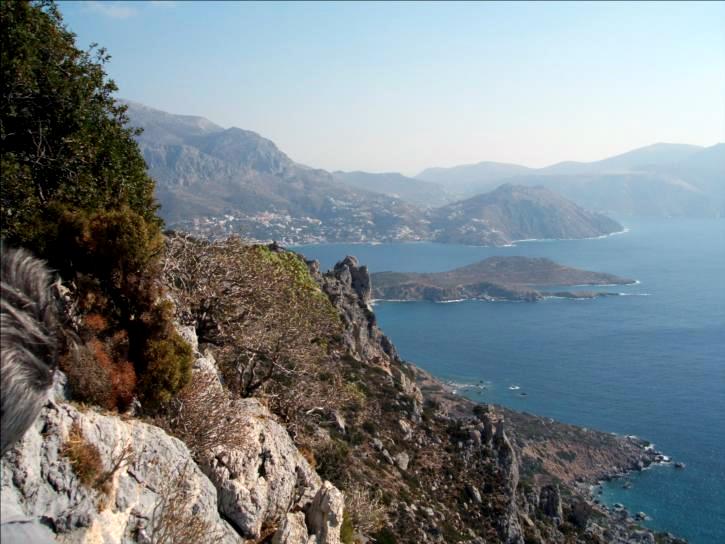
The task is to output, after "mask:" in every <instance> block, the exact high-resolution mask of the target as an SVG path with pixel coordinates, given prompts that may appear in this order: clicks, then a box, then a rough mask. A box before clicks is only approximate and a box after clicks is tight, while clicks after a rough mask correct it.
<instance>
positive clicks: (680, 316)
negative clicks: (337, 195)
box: [295, 219, 725, 544]
mask: <svg viewBox="0 0 725 544" xmlns="http://www.w3.org/2000/svg"><path fill="white" fill-rule="evenodd" d="M626 224H627V227H628V229H629V230H628V231H627V232H626V233H623V234H621V235H615V236H610V237H607V238H603V239H593V240H557V241H534V242H521V243H518V244H517V245H515V246H513V247H503V248H491V247H471V246H458V245H442V244H433V243H408V244H381V245H366V244H347V245H346V244H326V245H317V246H303V247H299V248H295V249H296V250H297V251H300V252H301V253H303V254H304V255H305V256H307V257H308V258H314V259H318V260H319V261H320V262H321V266H322V268H323V269H327V268H330V267H332V266H333V265H334V263H335V262H336V261H338V260H340V259H342V258H343V257H344V256H345V255H355V256H356V257H357V258H358V259H359V260H360V262H361V263H362V264H366V265H367V266H368V267H369V269H370V270H371V271H373V272H376V271H384V270H392V271H401V272H407V271H410V272H414V271H415V272H437V271H444V270H450V269H452V268H456V267H458V266H462V265H465V264H470V263H473V262H476V261H479V260H481V259H484V258H486V257H488V256H493V255H524V256H532V257H548V258H551V259H553V260H554V261H556V262H558V263H561V264H565V265H568V266H574V267H578V268H584V269H588V270H595V271H600V272H609V273H613V274H617V275H620V276H624V277H631V278H636V279H637V280H639V283H638V284H636V285H633V286H624V287H622V286H618V287H616V288H609V289H614V290H616V291H619V292H621V293H622V294H623V295H625V296H619V297H607V298H602V299H594V300H562V299H547V300H545V301H542V302H538V303H514V302H480V301H466V302H460V303H447V304H440V303H438V304H437V303H430V302H405V303H394V302H379V303H377V304H376V306H375V312H376V315H377V317H378V321H379V324H380V325H381V327H382V329H383V330H384V332H385V333H386V334H388V336H389V337H390V338H391V340H392V341H393V343H394V344H395V345H396V346H397V348H398V350H399V352H400V353H401V356H402V357H403V358H404V359H406V360H409V361H411V362H413V363H415V364H417V365H419V366H421V367H422V368H424V369H426V370H428V371H430V372H432V373H433V374H434V375H436V376H438V377H439V378H442V379H444V380H449V381H452V382H455V383H459V384H462V385H465V384H478V383H479V382H480V381H483V382H484V383H486V385H487V388H486V389H485V390H484V391H483V392H480V391H479V390H477V389H466V388H465V387H464V388H461V393H462V394H466V395H468V396H470V397H471V398H473V399H474V400H478V401H482V402H492V403H497V404H502V405H505V406H509V407H511V408H514V409H517V410H524V411H528V412H531V413H535V414H539V415H545V416H550V417H553V418H556V419H558V420H561V421H565V422H568V423H574V424H577V425H582V426H586V427H592V428H596V429H600V430H603V431H609V432H615V433H618V434H635V435H638V436H641V437H643V438H646V439H648V440H651V441H652V442H654V443H655V445H656V447H657V448H658V449H660V450H662V451H663V452H664V453H666V454H667V455H670V456H671V457H673V458H674V459H675V460H677V461H682V462H684V463H686V465H687V468H686V469H684V470H677V469H674V468H673V467H672V466H671V465H665V466H659V467H655V468H652V469H650V470H646V471H644V472H642V473H638V474H636V475H632V476H631V477H629V480H630V481H631V483H632V486H631V488H630V489H624V488H623V487H622V482H621V481H615V482H613V483H611V484H608V485H607V486H605V488H604V490H603V495H602V497H603V499H604V500H605V501H606V502H609V503H610V504H611V503H614V502H621V503H623V504H624V505H625V506H626V507H627V508H628V509H629V510H630V511H632V512H638V511H643V512H645V513H646V514H647V515H648V516H649V518H650V519H649V520H648V521H647V522H646V524H647V525H649V526H650V527H652V528H656V529H658V530H666V531H671V532H673V533H675V534H677V535H680V536H684V537H686V538H687V539H689V540H690V542H693V543H695V544H709V543H712V542H725V423H724V422H725V219H709V220H666V221H645V220H637V221H628V222H626ZM515 387H518V388H519V389H513V388H515ZM522 393H526V395H522Z"/></svg>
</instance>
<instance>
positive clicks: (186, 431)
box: [155, 373, 244, 459]
mask: <svg viewBox="0 0 725 544" xmlns="http://www.w3.org/2000/svg"><path fill="white" fill-rule="evenodd" d="M166 408H167V409H166V413H165V414H164V416H163V417H159V418H157V420H156V421H155V423H157V424H158V425H159V426H161V427H162V428H164V429H165V430H167V431H168V432H169V433H170V434H172V435H174V436H176V437H177V438H178V439H179V440H181V441H182V442H184V443H185V444H186V445H187V447H188V448H189V451H191V453H192V455H193V456H194V458H196V459H199V458H200V456H202V455H203V454H204V453H207V452H209V450H211V449H212V448H214V447H215V446H224V447H226V448H234V447H240V446H241V445H242V444H243V442H244V436H243V434H242V433H241V432H240V430H239V429H240V424H241V421H240V414H239V409H238V408H237V407H235V406H234V403H233V400H232V399H231V398H230V396H229V394H228V392H227V391H225V390H224V389H223V388H222V387H221V385H220V384H219V383H218V381H217V379H216V377H215V376H213V375H211V374H208V373H196V374H194V375H193V378H192V381H191V382H189V384H187V385H186V387H184V388H183V389H182V390H181V391H180V392H179V394H178V395H177V396H176V398H174V400H173V401H172V402H171V403H169V404H168V405H167V407H166Z"/></svg>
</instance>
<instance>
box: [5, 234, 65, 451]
mask: <svg viewBox="0 0 725 544" xmlns="http://www.w3.org/2000/svg"><path fill="white" fill-rule="evenodd" d="M1 251H2V255H1V256H0V259H1V260H2V279H1V282H0V303H1V307H0V332H1V336H0V391H1V393H2V394H1V396H0V419H1V420H2V421H1V423H2V428H1V431H2V432H1V433H0V442H1V443H2V454H3V455H4V454H5V452H6V451H7V450H8V449H10V448H11V447H12V445H13V444H14V443H15V442H16V441H18V440H20V439H21V438H22V436H23V434H25V431H27V430H28V428H29V427H30V426H31V425H32V424H33V422H34V421H35V419H36V418H37V417H38V414H39V413H40V410H41V408H42V407H43V405H44V404H45V402H46V400H47V398H48V397H47V395H48V389H49V388H50V387H51V385H52V383H53V373H54V372H55V367H56V359H57V349H58V337H57V334H56V331H57V330H58V328H57V306H56V301H55V299H54V297H53V296H52V294H51V292H50V282H51V275H50V272H49V270H48V268H47V267H46V265H45V263H44V262H43V261H40V260H38V259H36V258H35V257H33V256H32V255H31V254H30V253H29V252H27V251H25V250H22V249H7V248H5V247H3V248H2V250H1Z"/></svg>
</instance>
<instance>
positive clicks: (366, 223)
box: [128, 103, 621, 245]
mask: <svg viewBox="0 0 725 544" xmlns="http://www.w3.org/2000/svg"><path fill="white" fill-rule="evenodd" d="M128 106H129V110H128V113H129V116H130V119H131V123H130V124H131V125H134V126H140V127H142V128H146V127H148V130H145V131H144V132H143V133H142V134H141V135H140V136H138V138H137V139H138V142H139V146H140V148H141V151H142V153H143V156H144V158H145V160H146V163H147V165H148V171H149V173H150V175H151V176H152V177H153V178H154V179H155V180H156V181H157V186H156V195H157V197H158V199H159V202H160V203H161V210H160V213H161V216H162V217H163V218H164V220H165V221H166V222H167V224H168V225H169V226H170V227H171V228H175V229H179V230H184V231H187V232H192V233H194V234H195V235H197V236H202V237H206V238H211V239H214V238H219V237H223V236H227V235H229V234H235V233H236V234H242V235H244V236H245V237H247V238H250V239H256V240H278V241H280V242H282V243H285V244H304V243H319V242H390V241H408V240H435V241H439V242H444V243H445V242H454V243H470V244H478V245H480V244H483V245H487V244H490V245H496V244H503V243H508V242H510V241H512V240H515V239H521V238H550V237H555V238H580V237H588V236H599V235H601V234H606V233H609V232H613V231H615V230H621V228H620V227H618V226H616V225H614V222H612V221H605V220H604V219H602V218H601V217H600V216H598V215H596V214H588V213H587V212H584V211H583V210H580V209H578V208H576V207H575V206H573V205H572V204H571V203H570V202H567V201H566V200H564V199H562V198H556V197H555V196H554V195H552V194H548V195H546V196H545V197H544V196H543V194H541V192H540V191H539V194H538V196H534V195H535V193H536V192H537V190H532V191H530V196H529V197H527V198H522V195H523V189H521V188H520V189H519V190H517V191H515V192H512V191H502V190H499V191H494V192H493V193H491V195H490V196H488V197H478V200H474V199H472V200H470V201H467V202H458V203H455V204H449V205H446V206H443V207H439V208H436V207H434V206H435V205H440V204H443V203H445V202H450V201H451V200H452V196H451V195H450V193H448V192H446V191H445V190H444V189H442V188H441V187H440V186H439V185H437V184H434V183H423V182H420V181H418V180H414V179H412V178H406V177H404V176H401V175H399V174H369V173H365V172H347V173H345V172H337V173H335V174H330V173H329V172H326V171H324V170H317V169H312V168H309V167H306V166H302V165H300V164H297V163H296V162H294V161H293V160H292V159H290V158H289V157H288V156H287V155H285V154H284V153H283V152H282V151H280V150H279V149H278V148H277V146H276V145H275V144H274V143H273V142H272V141H270V140H268V139H266V138H263V137H262V136H260V135H258V134H256V133H254V132H251V131H247V130H242V129H239V128H229V129H223V128H221V127H219V126H217V125H215V124H213V123H211V122H210V121H207V120H205V119H203V118H199V117H192V116H184V115H172V114H169V113H165V112H162V111H159V110H155V109H153V108H149V107H146V106H142V105H140V104H135V103H128ZM492 199H494V200H496V201H497V202H498V204H497V205H498V209H497V210H494V209H493V207H492V206H491V205H490V204H491V201H492ZM504 201H506V202H504ZM484 208H485V209H484ZM504 210H506V211H504ZM527 215H531V216H532V217H534V220H533V221H531V222H528V224H527V225H526V226H525V225H523V224H522V218H523V217H525V216H527ZM461 230H463V231H464V232H465V235H462V233H461V232H460V231H461ZM523 234H525V235H523Z"/></svg>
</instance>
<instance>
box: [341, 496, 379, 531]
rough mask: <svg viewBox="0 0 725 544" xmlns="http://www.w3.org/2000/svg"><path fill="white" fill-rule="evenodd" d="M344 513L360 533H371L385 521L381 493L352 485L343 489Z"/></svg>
mask: <svg viewBox="0 0 725 544" xmlns="http://www.w3.org/2000/svg"><path fill="white" fill-rule="evenodd" d="M345 513H346V514H347V515H348V516H349V517H350V521H351V522H352V525H353V527H355V530H356V531H357V532H358V533H360V534H362V535H372V534H374V533H375V532H376V531H378V530H380V529H381V528H382V527H383V526H384V525H385V523H386V522H387V515H386V512H385V505H384V504H383V502H382V499H381V494H380V493H379V492H378V493H371V492H369V491H368V490H366V489H364V488H362V487H359V486H353V487H351V488H349V489H346V490H345Z"/></svg>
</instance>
